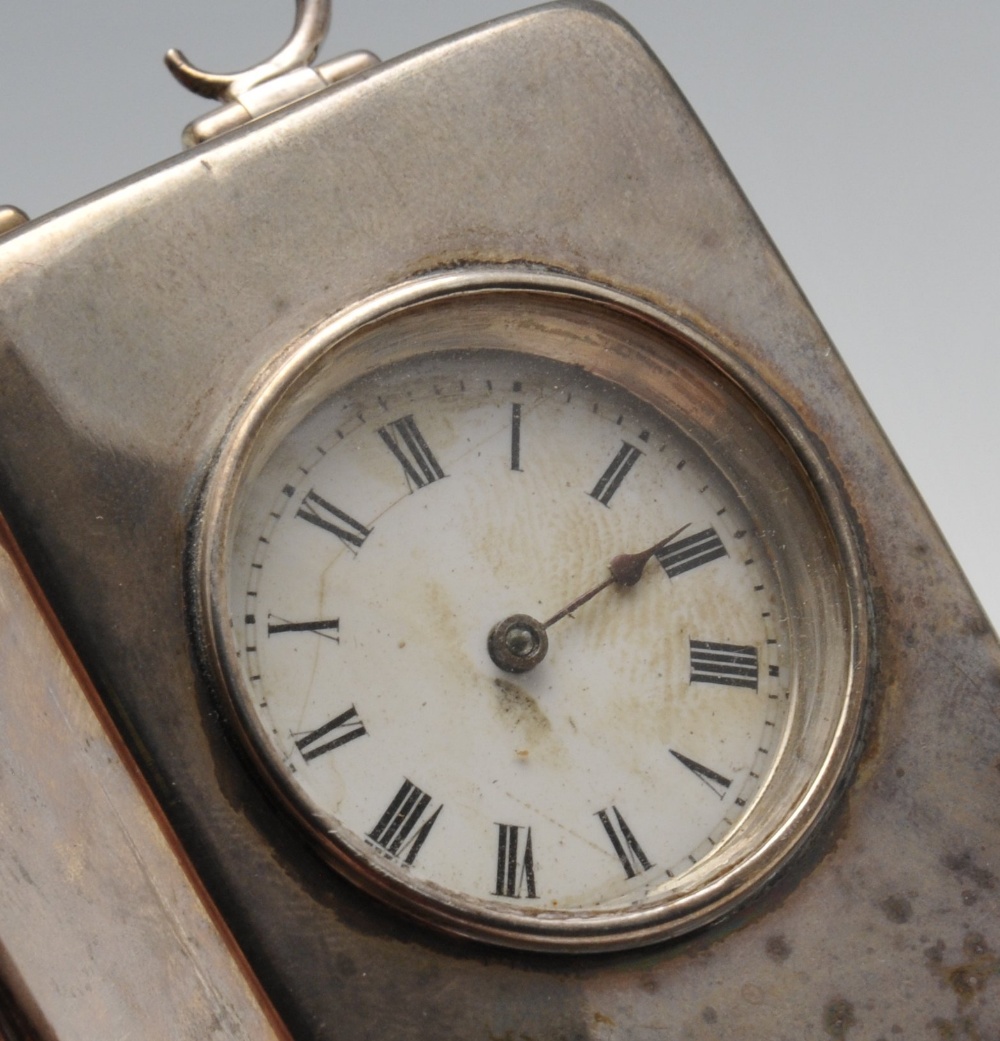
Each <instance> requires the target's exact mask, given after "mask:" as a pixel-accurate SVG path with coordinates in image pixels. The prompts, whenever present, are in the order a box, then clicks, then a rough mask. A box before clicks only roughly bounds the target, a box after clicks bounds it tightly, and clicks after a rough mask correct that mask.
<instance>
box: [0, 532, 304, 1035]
mask: <svg viewBox="0 0 1000 1041" xmlns="http://www.w3.org/2000/svg"><path fill="white" fill-rule="evenodd" d="M0 670H2V683H0V730H2V733H3V741H2V742H0V872H2V876H3V884H2V885H0V965H2V971H0V977H2V979H3V983H4V987H3V990H4V991H6V992H7V993H8V995H9V996H10V997H12V998H13V999H14V1000H15V1001H16V1002H17V1004H18V1006H19V1011H18V1013H17V1014H16V1017H15V1018H16V1019H19V1020H21V1023H22V1026H21V1029H22V1030H25V1029H27V1030H30V1031H32V1032H33V1033H32V1035H31V1036H42V1037H45V1038H58V1039H59V1041H70V1039H73V1038H79V1039H80V1041H94V1039H95V1038H99V1037H100V1038H118V1037H144V1038H162V1039H163V1041H175V1039H182V1038H183V1039H190V1041H203V1039H207V1038H213V1039H219V1041H222V1039H223V1038H225V1039H229V1038H245V1039H246V1041H258V1039H264V1038H268V1039H278V1038H285V1037H287V1036H288V1035H287V1034H286V1033H285V1032H284V1030H283V1028H282V1027H281V1026H280V1025H279V1024H277V1022H276V1021H275V1019H274V1014H273V1012H272V1011H271V1010H270V1009H269V1008H268V1007H267V1005H266V1000H265V1004H264V1005H263V1006H262V1004H261V1001H260V995H259V994H258V993H257V990H256V985H255V984H254V983H253V982H252V980H251V979H249V978H248V977H247V975H246V974H245V971H244V966H243V963H242V959H240V958H239V956H238V955H237V954H236V951H235V947H234V946H233V944H232V941H231V939H230V938H229V937H228V936H227V935H226V934H225V931H223V932H220V931H219V929H218V926H217V922H216V921H215V920H214V917H213V915H212V914H210V913H209V911H208V909H207V908H206V907H205V905H204V903H203V901H202V897H201V893H200V891H199V887H198V885H197V884H194V885H193V884H192V881H191V879H190V878H189V877H188V874H187V871H186V869H185V866H184V862H183V860H181V859H179V858H178V855H177V851H176V849H175V848H174V844H173V841H174V840H173V839H172V838H171V836H169V834H166V833H165V832H164V829H163V826H162V824H163V822H162V818H161V817H160V816H159V812H158V810H156V809H155V803H152V801H151V799H150V796H149V793H148V790H147V789H146V788H145V785H144V784H142V783H141V782H140V781H139V779H138V776H137V775H136V773H135V769H134V767H133V766H131V763H130V759H129V757H128V754H127V753H125V752H124V750H123V749H122V747H121V744H120V741H118V740H116V736H115V735H114V734H113V730H112V728H111V727H110V724H109V722H108V720H107V717H106V716H105V715H104V713H103V711H102V710H101V709H100V708H98V709H97V710H96V711H95V708H94V706H93V705H92V703H91V701H90V699H89V698H88V696H87V693H86V692H85V687H84V684H83V683H81V679H80V677H79V675H78V674H77V673H76V671H75V670H74V668H73V666H72V663H71V661H70V660H68V659H67V657H66V654H65V648H64V647H62V646H60V644H59V643H58V641H57V637H56V635H55V634H54V633H53V632H52V630H51V629H50V626H49V622H48V620H47V619H46V618H45V616H44V614H43V612H42V610H41V608H40V605H39V604H38V602H37V600H36V599H35V597H34V596H33V594H32V591H31V589H30V588H29V586H28V585H27V584H26V582H25V580H24V578H23V577H22V575H21V574H20V573H19V572H18V568H17V566H16V564H15V561H14V560H13V559H12V557H11V556H10V554H9V551H8V547H7V545H6V532H5V530H4V529H3V527H2V522H0ZM2 1026H3V1011H2V1010H0V1028H2ZM20 1036H21V1034H20V1033H18V1034H16V1035H12V1041H16V1038H19V1037H20Z"/></svg>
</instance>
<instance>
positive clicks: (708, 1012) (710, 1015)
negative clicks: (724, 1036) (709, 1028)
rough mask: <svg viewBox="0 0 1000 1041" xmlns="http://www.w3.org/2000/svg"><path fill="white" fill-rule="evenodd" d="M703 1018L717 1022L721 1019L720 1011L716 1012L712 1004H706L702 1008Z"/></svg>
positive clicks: (706, 1020) (709, 1021) (710, 1021)
mask: <svg viewBox="0 0 1000 1041" xmlns="http://www.w3.org/2000/svg"><path fill="white" fill-rule="evenodd" d="M701 1018H702V1019H703V1020H705V1022H706V1023H717V1022H718V1020H719V1013H718V1012H716V1011H715V1009H714V1008H712V1006H711V1005H706V1006H705V1007H704V1008H703V1009H702V1010H701Z"/></svg>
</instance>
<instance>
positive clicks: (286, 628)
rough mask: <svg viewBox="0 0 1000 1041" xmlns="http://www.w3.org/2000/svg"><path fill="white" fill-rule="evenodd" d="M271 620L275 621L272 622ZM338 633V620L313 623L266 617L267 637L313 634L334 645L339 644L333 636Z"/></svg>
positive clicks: (328, 619) (337, 638) (323, 619)
mask: <svg viewBox="0 0 1000 1041" xmlns="http://www.w3.org/2000/svg"><path fill="white" fill-rule="evenodd" d="M272 618H274V619H277V620H276V621H273V622H272V621H271V619H272ZM339 632H340V619H339V618H321V619H319V620H318V621H315V622H290V621H288V619H287V618H278V616H277V615H274V614H269V615H268V616H267V635H268V636H279V635H281V633H315V634H316V635H317V636H323V637H325V638H326V639H327V640H333V641H334V643H340V637H339V636H335V635H334V633H339Z"/></svg>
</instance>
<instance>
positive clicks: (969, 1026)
mask: <svg viewBox="0 0 1000 1041" xmlns="http://www.w3.org/2000/svg"><path fill="white" fill-rule="evenodd" d="M931 1026H932V1027H933V1028H934V1029H935V1031H936V1032H937V1036H938V1037H939V1038H941V1041H959V1039H961V1041H987V1039H986V1038H984V1037H983V1035H982V1034H981V1033H980V1032H979V1027H978V1026H976V1024H975V1023H974V1022H973V1021H972V1019H971V1018H969V1017H968V1016H959V1017H957V1018H956V1019H941V1018H940V1017H938V1018H936V1019H932V1020H931Z"/></svg>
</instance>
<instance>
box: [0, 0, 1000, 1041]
mask: <svg viewBox="0 0 1000 1041" xmlns="http://www.w3.org/2000/svg"><path fill="white" fill-rule="evenodd" d="M511 262H515V263H518V264H536V265H540V266H542V267H545V268H548V269H556V270H559V271H562V272H566V273H568V274H572V275H575V276H577V277H580V278H586V279H591V280H593V281H596V282H600V283H603V284H605V285H609V286H611V287H613V288H615V289H617V290H621V291H623V292H627V293H631V294H633V295H635V296H637V297H640V298H642V299H644V300H646V301H648V302H649V303H650V304H651V305H653V306H655V307H657V308H660V309H663V310H665V311H667V312H668V313H671V314H673V315H675V316H677V317H678V318H679V319H680V320H682V321H687V322H690V323H692V324H693V325H694V326H696V327H697V328H700V329H703V330H705V331H706V332H708V333H710V334H711V335H712V337H713V338H714V339H715V340H716V341H717V342H719V343H721V344H722V345H724V346H725V347H726V349H727V350H728V351H730V352H731V353H732V355H733V356H735V357H738V358H739V359H740V360H741V363H742V365H743V366H744V368H745V370H746V371H747V372H748V373H752V374H753V378H754V379H755V380H757V381H759V382H760V383H761V384H763V385H766V386H768V387H769V388H770V389H771V393H773V394H774V395H775V396H776V397H778V398H780V399H781V400H782V401H783V403H784V406H785V407H788V408H791V409H794V410H795V411H796V413H797V414H798V416H799V417H800V421H801V423H802V425H803V426H804V428H805V429H806V430H807V431H808V436H809V437H810V438H811V439H812V443H813V446H814V449H815V451H816V452H817V453H820V454H821V455H822V456H823V457H824V458H825V460H826V464H827V468H828V470H829V471H830V472H831V473H832V474H833V475H834V480H835V481H836V482H837V484H838V486H839V491H840V493H841V495H842V496H843V498H844V500H845V502H846V503H847V507H848V510H849V511H850V512H851V513H852V515H853V518H854V524H855V530H856V533H857V535H858V538H859V540H860V541H861V544H862V551H863V554H864V558H865V566H866V570H867V574H868V581H869V585H870V588H871V590H872V597H873V604H872V607H873V609H874V612H875V616H876V627H875V634H874V655H875V677H874V681H875V686H874V697H873V699H872V702H871V705H870V710H869V718H868V721H867V735H866V741H865V745H864V750H863V755H862V759H861V761H860V764H859V766H858V768H857V771H856V773H855V774H854V776H853V778H852V780H851V783H850V785H849V786H848V787H847V788H846V790H845V791H844V792H842V793H841V794H840V795H839V797H838V799H837V802H836V806H835V808H834V810H833V813H832V815H831V817H830V818H829V819H828V821H827V823H826V825H825V827H824V828H823V829H822V830H821V831H820V832H818V833H817V835H816V837H815V838H814V840H813V843H812V846H811V848H810V849H809V850H808V851H807V854H806V855H805V856H804V857H802V858H800V859H799V860H798V861H797V863H796V864H795V865H794V867H793V868H792V869H791V870H789V871H787V872H786V873H785V874H784V875H783V876H782V877H780V878H779V879H778V880H776V882H775V884H774V885H773V887H772V888H771V889H770V890H769V891H768V892H766V893H764V894H763V895H761V896H759V897H758V898H757V899H756V901H755V903H754V904H753V905H752V907H751V908H750V909H748V910H746V911H744V912H741V913H739V914H738V915H736V916H735V917H733V918H731V919H730V920H728V921H727V922H725V923H722V924H721V925H717V926H714V927H710V928H708V929H705V930H703V931H701V932H700V933H697V934H695V935H693V936H692V937H690V938H687V939H685V940H682V941H675V942H673V943H668V944H665V945H663V946H661V947H659V948H656V949H653V950H652V951H647V952H644V953H642V954H622V955H611V956H601V957H596V958H589V959H583V960H581V959H573V958H566V957H560V958H549V957H544V956H538V955H516V954H511V953H498V952H496V951H490V950H487V949H484V948H482V947H478V946H475V945H472V944H468V943H463V942H460V941H450V940H447V939H442V938H440V937H438V936H435V935H431V934H429V933H427V932H425V931H424V930H422V929H421V928H419V927H418V926H415V925H411V924H408V923H407V922H405V921H403V920H401V919H399V918H398V917H396V916H394V915H393V914H392V913H390V912H388V911H386V910H385V909H383V908H382V907H380V906H379V905H378V904H376V903H375V902H373V901H370V900H369V899H368V898H366V897H363V896H359V895H358V894H357V893H356V892H355V891H354V889H353V888H352V887H350V886H349V885H347V884H346V883H343V882H341V881H340V880H338V879H337V878H336V877H335V876H333V875H332V874H331V872H330V871H329V870H328V869H327V868H326V867H325V866H324V865H323V864H321V863H320V862H319V861H318V860H317V859H316V858H315V857H314V855H313V854H312V852H311V851H310V850H309V849H308V848H307V847H306V846H305V844H304V843H303V842H302V841H301V839H300V838H299V836H298V834H297V832H296V831H295V830H294V829H292V828H290V827H289V826H288V825H287V823H286V822H285V820H284V819H283V817H282V815H281V813H280V812H279V811H278V810H277V809H276V808H275V807H274V806H273V805H272V804H271V803H270V802H269V801H268V800H267V799H266V798H265V797H264V796H263V794H262V792H261V790H260V789H258V787H257V786H256V785H255V783H254V782H253V781H252V780H251V777H250V774H249V773H248V771H247V770H246V768H245V766H244V764H243V763H242V762H241V760H240V759H239V757H238V756H237V754H236V753H235V752H234V749H233V746H232V745H231V743H230V742H229V740H228V738H227V735H226V733H225V732H224V730H223V728H222V726H221V724H220V722H219V718H218V714H217V711H216V708H215V703H214V702H213V700H212V694H211V691H210V690H209V689H208V687H207V685H206V680H205V677H204V676H203V675H202V674H201V673H200V672H199V671H198V669H197V667H196V665H195V658H194V655H193V653H192V647H191V642H190V639H189V634H188V627H187V613H186V612H187V604H186V601H185V597H186V588H185V583H184V569H185V554H186V553H187V552H188V541H187V533H188V530H189V526H190V524H191V522H192V520H193V514H194V510H195V508H196V502H197V497H198V492H199V488H200V485H201V482H202V480H203V478H204V476H205V474H206V471H207V468H208V465H209V463H210V460H211V459H212V457H213V455H214V453H215V452H216V450H217V449H218V446H219V444H220V442H221V439H222V436H223V433H224V431H225V429H226V426H227V424H228V423H229V422H230V420H231V419H232V417H233V416H234V414H235V411H236V409H237V407H238V405H239V403H240V402H241V401H242V400H244V399H245V397H246V396H247V394H248V393H249V392H250V390H251V389H252V388H253V387H254V384H255V380H256V378H257V374H258V373H259V372H260V371H261V369H262V367H263V366H265V365H267V364H268V363H269V362H271V361H272V360H273V358H274V357H275V355H276V354H277V353H278V352H280V351H281V350H282V349H284V348H285V347H286V345H288V344H290V343H292V342H293V341H295V340H296V339H297V338H299V337H301V336H302V335H303V334H305V333H306V332H307V331H308V330H310V329H312V328H313V327H314V326H316V325H317V324H318V323H320V322H323V321H326V320H328V319H329V318H330V317H331V316H333V315H336V314H337V313H338V312H340V311H341V310H342V309H344V308H347V307H349V306H350V305H351V304H353V303H354V302H355V301H357V300H359V299H362V298H364V297H366V296H368V295H371V294H373V293H376V292H378V291H380V290H383V289H385V288H386V287H387V286H392V285H395V284H398V283H400V282H402V281H404V280H406V279H408V278H411V277H414V276H417V275H420V274H423V273H426V272H428V271H433V270H444V269H460V268H461V267H462V266H463V265H467V264H470V263H475V264H494V265H502V264H506V263H511ZM0 265H2V270H3V273H4V275H3V284H2V286H0V510H2V511H3V512H4V513H5V514H7V515H8V517H9V518H10V521H11V524H12V527H13V528H14V530H15V534H16V535H17V537H18V539H19V541H20V543H21V545H22V547H23V548H24V551H25V553H26V555H27V556H28V558H29V560H30V562H31V564H32V566H33V568H34V570H35V572H36V574H37V576H38V578H39V580H40V581H41V583H42V584H43V586H44V588H45V590H46V592H47V594H48V595H49V597H50V599H51V600H52V602H53V605H54V607H55V609H56V611H57V612H58V614H59V617H60V620H61V621H62V623H63V625H64V627H65V629H66V631H67V633H68V635H69V637H70V638H71V640H72V641H73V643H74V645H75V647H76V649H77V650H78V652H79V654H80V656H81V658H82V660H83V662H84V664H85V666H86V667H87V669H88V670H89V671H90V673H91V675H92V676H93V678H94V680H95V682H96V684H97V687H98V689H99V690H100V691H101V693H102V694H103V695H104V697H105V699H106V701H107V704H108V705H109V707H110V709H111V711H112V712H113V713H114V714H115V716H116V718H117V719H118V720H119V721H120V723H121V725H122V728H123V730H124V732H125V734H126V737H127V739H128V740H129V742H130V744H131V746H132V748H133V750H134V752H135V754H136V756H137V758H138V759H139V762H140V764H141V766H142V767H143V769H144V771H145V773H146V776H147V777H148V778H149V780H150V783H151V784H152V786H153V788H154V790H155V792H156V794H157V796H158V797H159V799H160V801H161V804H162V806H163V808H164V810H165V811H166V813H167V815H168V816H169V818H170V819H171V822H172V824H173V826H174V828H175V830H176V831H177V833H178V835H179V837H180V839H181V840H182V842H183V843H184V844H185V846H186V848H187V850H188V852H189V854H190V856H191V857H192V859H193V860H194V862H195V864H196V866H197V868H198V870H199V872H200V874H201V876H202V879H203V880H204V882H205V884H206V886H207V888H208V889H209V891H210V893H211V894H212V896H213V897H214V899H215V901H216V902H217V903H218V905H219V906H220V909H221V910H222V912H223V914H224V915H225V916H226V918H227V921H228V922H229V925H230V927H231V928H232V930H233V932H234V933H235V935H236V937H237V939H238V940H239V942H240V944H241V945H242V947H243V949H244V951H245V952H246V953H247V956H248V957H249V959H250V961H251V963H252V964H253V966H254V969H255V970H256V972H257V974H258V975H259V977H260V978H261V979H262V981H263V982H264V984H265V986H267V987H268V989H269V992H270V994H271V996H272V998H273V1000H274V1002H275V1004H276V1005H277V1006H278V1008H279V1010H280V1012H281V1013H282V1015H283V1016H284V1018H285V1019H286V1021H287V1022H288V1023H289V1026H290V1028H291V1030H292V1032H293V1034H294V1035H295V1036H296V1037H301V1038H337V1039H346V1038H361V1037H375V1036H377V1037H389V1038H394V1039H395V1038H400V1039H401V1038H418V1037H435V1038H440V1037H455V1038H463V1039H465V1038H491V1037H499V1038H504V1037H510V1038H515V1037H529V1038H538V1039H543V1038H545V1039H548V1038H562V1037H565V1038H595V1039H596V1038H602V1039H603V1038H622V1039H625V1038H628V1039H632V1038H642V1037H645V1036H650V1037H655V1036H668V1037H676V1038H705V1039H723V1041H725V1039H730V1038H732V1039H740V1041H745V1039H746V1038H748V1037H755V1038H758V1037H759V1038H764V1037H767V1038H788V1039H795V1041H798V1039H802V1038H827V1037H834V1038H852V1037H857V1038H862V1037H864V1038H873V1039H877V1038H881V1037H885V1038H889V1037H892V1036H906V1037H922V1036H927V1037H949V1036H952V1037H963V1036H965V1037H969V1038H975V1037H982V1038H986V1037H993V1036H996V1035H998V1034H1000V956H998V954H997V951H998V949H1000V885H998V880H997V875H998V873H1000V867H998V864H1000V716H998V703H1000V647H998V643H997V639H996V636H995V634H994V633H993V632H992V631H991V629H990V627H989V624H988V622H987V621H986V619H985V617H984V616H983V613H982V611H981V610H980V608H979V607H978V605H977V604H976V602H975V599H974V597H973V596H972V594H971V593H970V591H969V589H968V586H967V584H966V582H965V580H964V579H963V577H962V575H961V574H960V572H959V570H958V568H957V566H956V565H955V563H954V561H953V559H952V557H951V555H950V554H949V552H948V550H947V547H946V546H945V545H944V544H943V542H942V540H941V537H940V535H939V533H938V531H937V529H936V528H935V526H934V524H933V521H932V520H931V518H930V517H929V516H928V515H927V513H926V510H925V509H924V507H923V505H922V503H921V502H920V499H919V497H918V495H917V494H916V492H915V491H914V489H913V487H912V485H911V484H910V482H909V481H908V479H907V477H906V475H905V473H904V472H903V471H902V469H901V467H900V466H899V464H898V462H897V460H896V459H895V457H894V455H893V453H892V450H891V448H890V447H889V446H888V445H887V444H886V442H885V439H884V438H883V436H882V434H881V432H880V430H879V428H878V425H877V423H876V421H875V420H874V418H873V417H872V416H871V414H870V413H869V411H868V409H867V407H866V406H865V404H864V402H863V400H862V399H861V397H860V395H859V394H858V392H857V390H856V388H855V387H854V385H853V383H852V381H851V379H850V377H849V375H848V374H847V372H846V371H845V369H844V367H843V365H842V363H841V362H840V360H839V358H838V357H837V355H836V353H835V351H834V350H833V348H832V346H831V344H830V343H829V341H828V339H827V338H826V336H825V334H824V332H823V330H822V328H821V326H820V325H819V323H818V321H817V320H816V318H815V316H814V315H813V314H812V312H811V310H810V309H809V307H808V305H807V304H806V303H805V301H804V300H803V299H802V297H801V294H800V293H799V291H798V289H797V287H796V286H795V283H794V281H793V279H792V278H791V276H790V275H789V273H788V271H787V270H786V269H785V267H784V265H783V263H782V261H781V259H780V258H779V257H778V256H777V254H776V252H775V250H774V248H773V246H772V245H771V243H770V241H769V239H768V238H767V235H766V233H765V232H764V230H763V229H762V228H761V227H760V225H759V223H758V221H757V220H756V218H755V216H754V214H753V212H752V211H751V210H750V209H749V207H748V206H747V203H746V201H745V200H744V199H743V197H742V195H741V193H740V191H739V189H738V188H737V186H736V185H734V184H733V182H732V180H731V178H730V177H729V175H728V172H727V171H726V169H725V166H724V164H723V163H722V161H721V159H720V158H719V156H718V155H717V154H716V152H715V150H714V148H713V147H712V145H711V143H710V142H709V141H708V140H707V138H706V137H705V135H704V133H703V131H702V130H701V129H700V127H699V126H698V124H697V122H696V121H695V120H694V119H693V118H692V115H691V113H690V112H689V110H688V108H687V106H686V104H685V103H684V101H683V99H682V98H681V97H680V95H679V94H678V92H677V91H676V88H675V87H674V86H673V84H672V82H671V81H670V80H669V78H668V77H667V76H666V75H665V74H664V72H663V70H662V69H661V68H660V67H659V66H658V65H657V64H656V63H655V61H654V60H653V59H651V57H650V55H649V53H648V51H647V50H646V49H645V48H644V46H643V45H642V44H641V42H640V41H638V40H637V39H636V38H635V37H634V36H633V35H632V33H631V32H630V31H629V30H628V28H627V27H626V26H624V25H622V24H621V23H620V22H618V21H617V20H616V19H615V18H614V17H613V16H612V15H610V14H609V13H608V12H607V11H606V9H604V8H600V7H598V6H596V5H590V4H579V5H573V4H559V5H554V6H552V7H548V8H543V9H539V10H537V11H534V12H528V13H526V14H524V15H522V16H517V17H514V18H511V19H506V20H504V21H501V22H498V23H494V24H492V25H491V26H488V27H485V28H483V29H481V30H479V31H477V32H474V33H472V34H470V35H468V36H463V37H457V38H453V39H451V40H449V41H446V42H445V43H444V44H442V45H440V46H439V47H437V48H432V49H429V50H426V51H422V52H419V53H417V54H416V55H414V56H411V57H410V58H408V59H403V60H400V61H398V62H393V63H389V64H387V65H385V66H383V67H380V68H379V69H377V70H374V71H372V72H368V73H363V74H361V75H360V76H358V77H356V78H354V79H353V80H351V81H348V82H347V83H346V84H344V85H342V86H340V87H337V88H333V89H332V90H330V91H328V92H323V93H321V94H319V95H317V96H315V97H314V98H313V99H310V100H308V101H305V102H302V103H299V104H297V105H295V106H293V107H292V108H290V109H288V110H286V111H285V112H283V113H281V114H280V115H278V116H272V117H265V119H264V120H262V121H261V122H260V123H259V124H255V125H254V126H251V127H249V128H246V129H244V130H241V131H236V132H235V133H233V134H230V135H227V136H226V137H224V138H222V139H220V140H218V141H217V142H215V143H212V144H209V145H207V146H204V147H202V148H199V149H197V150H195V151H193V152H191V153H189V154H187V155H185V156H183V157H180V158H178V159H176V160H172V161H171V162H169V163H166V164H164V165H163V166H161V167H158V168H156V169H155V170H152V171H149V172H148V173H147V174H145V175H142V176H141V177H137V178H135V179H133V180H131V181H128V182H125V183H123V184H121V185H119V186H117V187H115V188H112V189H109V190H108V191H106V192H104V193H101V194H99V195H97V196H95V197H92V198H91V199H89V200H87V201H86V202H84V203H83V204H81V205H79V206H78V207H74V208H69V209H67V210H65V211H63V212H61V213H57V214H55V215H53V216H51V217H50V218H48V219H46V220H45V221H41V222H36V223H34V224H32V225H28V226H26V227H25V228H23V229H21V230H19V231H14V232H12V233H11V234H10V235H9V236H6V237H5V238H4V239H3V241H2V243H0ZM5 682H6V678H5ZM4 943H5V945H6V943H7V941H6V938H4Z"/></svg>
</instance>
